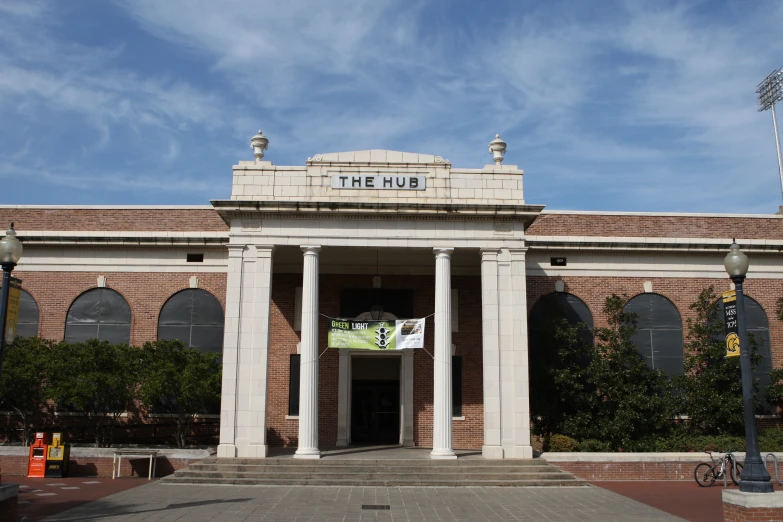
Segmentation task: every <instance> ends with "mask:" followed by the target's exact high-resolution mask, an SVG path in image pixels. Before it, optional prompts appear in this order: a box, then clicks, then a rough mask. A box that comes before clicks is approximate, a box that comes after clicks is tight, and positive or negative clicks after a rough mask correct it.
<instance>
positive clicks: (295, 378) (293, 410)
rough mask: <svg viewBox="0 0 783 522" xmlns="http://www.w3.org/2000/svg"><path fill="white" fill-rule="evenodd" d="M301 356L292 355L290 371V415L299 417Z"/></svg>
mask: <svg viewBox="0 0 783 522" xmlns="http://www.w3.org/2000/svg"><path fill="white" fill-rule="evenodd" d="M300 360H301V358H300V356H299V355H298V354H292V355H291V360H290V362H289V371H288V415H299V364H300Z"/></svg>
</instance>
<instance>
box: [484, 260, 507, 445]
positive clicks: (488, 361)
mask: <svg viewBox="0 0 783 522" xmlns="http://www.w3.org/2000/svg"><path fill="white" fill-rule="evenodd" d="M498 253H499V250H498V249H486V250H482V251H481V321H482V325H481V326H482V357H483V366H484V445H483V446H482V448H481V453H482V455H483V456H484V457H485V458H488V459H502V458H503V448H502V447H501V445H500V319H499V307H498Z"/></svg>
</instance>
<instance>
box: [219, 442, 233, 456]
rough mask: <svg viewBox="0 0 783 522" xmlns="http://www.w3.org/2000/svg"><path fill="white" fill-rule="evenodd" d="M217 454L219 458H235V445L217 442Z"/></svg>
mask: <svg viewBox="0 0 783 522" xmlns="http://www.w3.org/2000/svg"><path fill="white" fill-rule="evenodd" d="M217 456H218V458H219V459H235V458H236V457H237V447H236V446H235V445H233V444H219V445H218V447H217Z"/></svg>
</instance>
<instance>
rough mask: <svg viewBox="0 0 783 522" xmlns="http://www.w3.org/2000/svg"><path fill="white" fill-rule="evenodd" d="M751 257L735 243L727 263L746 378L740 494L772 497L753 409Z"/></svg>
mask: <svg viewBox="0 0 783 522" xmlns="http://www.w3.org/2000/svg"><path fill="white" fill-rule="evenodd" d="M748 264H749V263H748V256H746V255H745V254H744V253H742V251H740V249H739V245H737V242H736V241H734V242H733V243H732V244H731V249H730V250H729V253H728V254H727V255H726V258H725V259H724V260H723V266H724V267H725V268H726V272H728V274H729V277H731V280H732V281H734V285H735V288H736V291H737V330H738V332H737V333H738V334H739V338H740V372H741V376H742V407H743V410H744V416H745V467H744V468H742V474H741V475H740V478H741V479H742V481H741V482H740V491H744V492H746V493H772V481H771V480H770V477H769V473H767V466H766V465H765V464H764V461H763V460H761V453H760V452H759V437H758V433H757V432H756V412H755V408H754V405H753V377H752V375H751V367H750V346H748V333H747V331H746V330H745V309H744V308H745V306H744V305H745V303H744V302H743V300H744V295H743V293H742V283H743V282H744V281H745V274H747V273H748Z"/></svg>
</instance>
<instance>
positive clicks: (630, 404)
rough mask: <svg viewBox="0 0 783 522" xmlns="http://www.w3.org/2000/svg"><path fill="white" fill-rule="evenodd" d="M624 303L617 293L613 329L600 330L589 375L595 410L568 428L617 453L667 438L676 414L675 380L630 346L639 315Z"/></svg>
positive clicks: (611, 311) (609, 308)
mask: <svg viewBox="0 0 783 522" xmlns="http://www.w3.org/2000/svg"><path fill="white" fill-rule="evenodd" d="M625 302H626V299H624V298H622V297H619V296H617V295H614V294H613V295H611V296H610V297H608V298H607V299H606V303H605V305H604V314H605V315H606V317H607V323H608V327H605V328H596V330H595V335H596V340H597V342H596V357H594V358H593V359H592V361H591V363H590V367H589V368H588V370H587V372H588V376H589V380H590V382H591V384H592V386H593V387H594V389H595V390H596V392H595V394H593V395H591V403H592V404H591V408H590V409H589V410H588V411H585V414H583V415H579V416H577V417H575V418H574V420H573V421H568V422H567V423H566V426H569V425H572V427H571V428H570V430H571V431H573V432H574V433H575V434H577V435H581V438H583V439H587V438H591V439H599V440H603V441H605V442H608V443H610V444H611V445H612V446H613V447H615V448H622V447H625V446H627V445H628V444H629V443H631V442H632V441H638V440H641V439H644V438H647V437H650V436H653V435H661V434H663V433H665V432H666V431H668V429H669V421H670V420H671V418H672V417H673V415H674V413H675V408H674V399H673V395H672V383H671V379H670V378H669V377H668V376H667V375H666V374H665V373H664V372H663V371H661V370H651V369H649V368H648V367H647V364H646V363H645V360H644V357H642V355H641V354H640V353H639V351H638V350H637V349H636V346H634V344H633V342H632V341H631V338H632V337H633V335H634V333H636V314H633V313H628V312H624V311H623V306H624V305H625ZM577 438H580V437H578V436H577Z"/></svg>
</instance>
